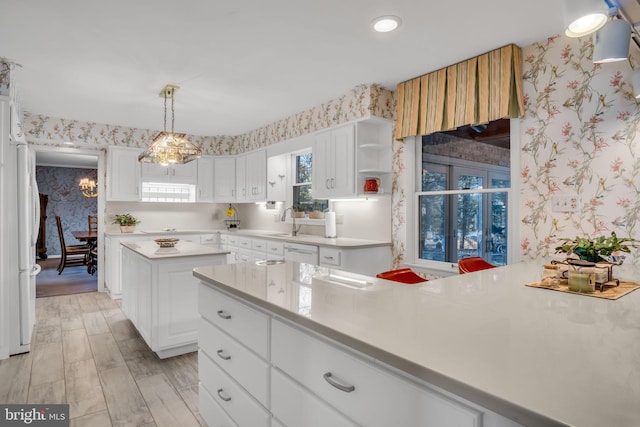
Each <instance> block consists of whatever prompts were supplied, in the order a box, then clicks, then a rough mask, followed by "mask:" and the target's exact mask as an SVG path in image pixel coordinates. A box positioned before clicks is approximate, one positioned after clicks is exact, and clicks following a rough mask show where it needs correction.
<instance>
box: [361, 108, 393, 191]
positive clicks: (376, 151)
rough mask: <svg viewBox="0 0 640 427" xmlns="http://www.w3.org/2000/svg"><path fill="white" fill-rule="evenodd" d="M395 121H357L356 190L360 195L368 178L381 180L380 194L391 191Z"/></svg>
mask: <svg viewBox="0 0 640 427" xmlns="http://www.w3.org/2000/svg"><path fill="white" fill-rule="evenodd" d="M392 144H393V122H392V121H390V120H385V119H375V120H374V119H372V120H366V121H362V122H358V123H356V172H357V173H356V191H357V193H358V195H360V196H373V195H375V194H372V193H366V192H365V191H364V183H365V180H366V179H367V178H378V179H379V180H380V185H379V190H378V194H390V193H391V178H392V173H393V170H392V158H393V148H392Z"/></svg>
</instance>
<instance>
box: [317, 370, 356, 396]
mask: <svg viewBox="0 0 640 427" xmlns="http://www.w3.org/2000/svg"><path fill="white" fill-rule="evenodd" d="M322 378H324V379H325V381H326V382H328V383H329V384H331V385H332V386H333V387H335V388H337V389H338V390H340V391H344V392H345V393H351V392H352V391H354V390H355V389H356V387H355V386H353V385H344V384H340V383H339V382H337V381H336V380H334V378H335V377H334V376H333V374H332V373H331V372H327V373H325V374H324V375H322Z"/></svg>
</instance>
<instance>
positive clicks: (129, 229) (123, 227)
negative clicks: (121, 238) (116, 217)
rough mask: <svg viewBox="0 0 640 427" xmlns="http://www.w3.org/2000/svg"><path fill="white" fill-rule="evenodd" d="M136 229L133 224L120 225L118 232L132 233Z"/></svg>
mask: <svg viewBox="0 0 640 427" xmlns="http://www.w3.org/2000/svg"><path fill="white" fill-rule="evenodd" d="M135 229H136V226H135V225H121V226H120V232H121V233H133V232H134V231H135Z"/></svg>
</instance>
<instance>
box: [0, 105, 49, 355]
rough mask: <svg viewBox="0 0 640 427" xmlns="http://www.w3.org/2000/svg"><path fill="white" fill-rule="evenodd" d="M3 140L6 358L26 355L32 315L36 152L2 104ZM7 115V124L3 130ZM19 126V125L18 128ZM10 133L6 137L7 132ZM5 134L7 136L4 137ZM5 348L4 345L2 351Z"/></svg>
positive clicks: (36, 270)
mask: <svg viewBox="0 0 640 427" xmlns="http://www.w3.org/2000/svg"><path fill="white" fill-rule="evenodd" d="M0 102H1V103H2V104H4V105H2V107H1V108H0V111H1V112H2V116H3V117H2V122H3V125H2V126H0V129H1V131H2V133H3V134H4V135H3V137H2V138H1V139H2V144H3V149H2V159H1V163H2V177H1V178H2V199H3V200H2V204H1V207H0V210H1V216H2V218H1V222H2V224H1V227H2V235H3V237H2V253H1V256H2V288H3V289H2V293H1V294H2V295H3V296H4V297H5V299H6V300H5V301H4V304H3V306H4V308H5V310H3V311H4V314H3V315H2V316H1V318H0V320H1V321H2V322H3V326H5V327H4V328H3V329H4V331H5V334H6V337H7V338H8V340H6V341H5V343H8V349H9V354H10V355H13V354H19V353H25V352H28V351H30V343H31V335H32V333H33V329H34V325H35V320H36V315H35V306H36V302H35V298H36V290H35V287H36V275H37V274H38V273H39V272H40V266H39V265H38V264H37V263H36V259H35V251H36V248H35V247H36V242H37V239H38V232H39V222H40V200H39V196H38V185H37V183H36V177H35V153H34V152H33V151H32V150H30V149H29V147H28V145H27V143H26V140H25V139H24V136H23V135H22V132H21V129H20V127H19V121H18V120H17V119H18V117H17V113H15V112H14V111H12V109H11V108H7V105H10V102H7V101H0ZM7 110H9V114H8V116H9V120H8V122H9V125H8V126H7V120H6V118H7V114H6V113H7ZM16 125H18V126H16ZM7 131H8V132H7ZM7 133H8V135H7ZM4 347H5V349H6V347H7V346H6V345H5V346H4ZM2 356H3V355H2V354H0V359H1V358H2Z"/></svg>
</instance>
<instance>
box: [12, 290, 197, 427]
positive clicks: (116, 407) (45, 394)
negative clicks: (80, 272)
mask: <svg viewBox="0 0 640 427" xmlns="http://www.w3.org/2000/svg"><path fill="white" fill-rule="evenodd" d="M36 317H37V321H36V328H35V331H34V334H33V339H32V344H31V352H30V353H26V354H22V355H17V356H12V357H10V358H9V359H5V360H1V361H0V402H3V403H68V404H69V413H70V418H71V427H74V426H91V427H102V426H199V425H203V426H205V425H206V424H205V422H204V421H203V420H202V418H201V417H200V414H199V413H198V362H197V353H189V354H185V355H183V356H177V357H172V358H168V359H164V360H161V359H158V357H157V356H156V355H155V354H154V353H153V352H152V351H151V350H150V349H149V347H147V345H146V344H145V342H144V341H143V340H142V338H140V336H139V335H138V333H137V331H136V330H135V328H134V326H133V325H132V324H131V322H130V321H129V319H127V318H126V316H125V315H124V313H123V312H122V310H121V309H120V302H119V301H114V300H112V299H111V298H109V296H108V295H106V294H103V293H98V292H92V293H85V294H77V295H65V296H57V297H49V298H38V299H37V300H36Z"/></svg>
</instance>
